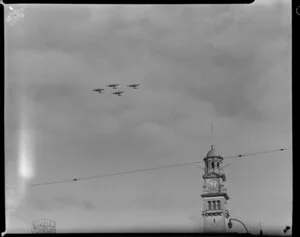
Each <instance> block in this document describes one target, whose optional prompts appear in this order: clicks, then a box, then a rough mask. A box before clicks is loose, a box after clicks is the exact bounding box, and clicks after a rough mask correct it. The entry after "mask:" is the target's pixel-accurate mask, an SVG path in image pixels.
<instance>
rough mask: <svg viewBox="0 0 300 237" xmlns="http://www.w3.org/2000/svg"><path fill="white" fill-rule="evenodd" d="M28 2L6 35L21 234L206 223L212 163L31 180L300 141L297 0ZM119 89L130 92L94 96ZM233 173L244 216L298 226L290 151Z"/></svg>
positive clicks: (238, 213) (236, 202)
mask: <svg viewBox="0 0 300 237" xmlns="http://www.w3.org/2000/svg"><path fill="white" fill-rule="evenodd" d="M23 7H24V14H25V17H24V19H23V20H21V21H20V22H18V23H17V24H15V25H10V24H7V25H6V34H5V36H6V46H5V47H6V48H5V49H6V53H5V59H6V96H5V102H6V109H5V112H6V120H5V122H6V124H5V126H6V134H5V139H6V143H5V147H6V161H5V162H6V185H7V187H13V186H15V187H16V188H15V189H9V190H7V196H6V198H7V199H6V205H7V210H8V214H7V221H8V227H9V228H8V230H9V231H11V232H28V231H30V228H31V222H32V221H34V220H38V219H41V218H44V219H51V220H54V221H56V228H57V232H74V231H76V232H79V231H80V232H82V231H84V232H86V231H99V232H101V231H107V230H110V231H120V230H122V231H124V230H129V231H135V230H137V231H138V230H150V231H155V230H169V231H171V230H174V231H177V230H179V229H180V230H186V231H201V230H202V216H201V212H202V199H201V196H200V195H201V193H202V185H203V180H202V175H203V170H202V169H201V168H199V165H190V166H183V167H175V168H169V169H161V170H155V171H149V172H142V173H136V174H128V175H119V176H113V177H106V178H101V179H91V180H85V181H78V182H73V183H62V184H53V185H45V186H37V187H31V188H30V187H27V186H28V185H30V184H34V183H43V182H51V181H57V180H64V179H72V178H80V177H89V176H94V175H99V174H106V173H111V172H119V171H127V170H134V169H143V168H151V167H157V166H163V165H169V164H175V163H184V162H190V161H198V160H199V161H201V160H202V159H203V158H204V156H205V155H206V153H207V152H208V150H209V149H210V145H211V144H212V143H213V144H215V146H216V150H217V152H218V153H220V154H221V155H223V156H228V155H235V154H240V153H241V154H244V153H252V152H257V151H265V150H273V149H278V148H281V147H291V146H292V141H291V140H292V139H291V138H292V125H291V121H292V118H291V12H290V8H291V5H290V3H289V1H283V0H281V1H275V0H272V1H264V0H258V1H257V3H255V4H251V5H202V6H201V5H173V6H169V5H168V6H164V5H159V6H155V5H144V6H134V5H127V6H125V5H124V6H123V5H118V6H117V5H116V6H112V5H111V6H108V5H102V6H101V5H97V6H96V5H94V6H85V5H80V6H79V5H78V6H76V5H72V6H67V5H64V6H62V5H52V6H47V5H43V6H41V5H30V6H24V5H23ZM108 83H119V84H120V89H121V90H125V93H124V95H123V96H122V97H118V96H115V95H112V94H111V91H112V89H109V88H105V90H104V93H103V94H97V93H95V92H93V91H92V90H93V89H94V88H99V87H100V88H103V87H105V85H107V84H108ZM129 83H138V84H141V86H140V88H139V89H138V90H134V89H129V88H126V85H128V84H129ZM211 121H213V124H214V135H213V138H211V133H210V123H211ZM231 161H232V160H226V161H225V164H227V163H230V162H231ZM224 171H225V173H226V176H227V181H226V183H225V187H226V188H227V190H228V195H229V197H230V200H229V201H228V206H227V207H228V210H229V212H230V214H231V217H232V218H238V219H240V220H242V221H243V222H244V223H245V224H246V225H247V227H248V228H249V231H250V232H252V233H257V232H258V231H259V227H260V225H261V226H262V228H263V231H264V232H270V231H275V232H276V233H279V232H280V231H282V230H283V229H284V227H285V226H286V225H291V221H292V152H291V150H289V151H284V152H277V153H269V154H263V155H257V156H249V157H247V158H246V157H245V158H244V159H240V160H236V161H234V162H233V163H232V164H231V165H230V166H228V167H227V168H225V170H224ZM260 223H261V224H260ZM233 230H234V231H241V232H242V231H243V228H242V227H241V226H239V224H238V223H234V227H233Z"/></svg>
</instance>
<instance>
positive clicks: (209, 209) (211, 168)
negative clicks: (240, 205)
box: [201, 145, 229, 233]
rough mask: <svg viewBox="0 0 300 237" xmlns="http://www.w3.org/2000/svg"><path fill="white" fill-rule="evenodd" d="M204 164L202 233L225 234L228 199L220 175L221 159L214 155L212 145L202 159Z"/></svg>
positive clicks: (222, 176)
mask: <svg viewBox="0 0 300 237" xmlns="http://www.w3.org/2000/svg"><path fill="white" fill-rule="evenodd" d="M204 163H205V173H204V175H203V179H204V186H203V194H202V195H201V196H202V199H203V211H202V216H203V231H204V232H215V233H217V232H219V233H225V232H226V223H227V219H228V218H229V212H228V211H227V210H226V202H227V200H228V199H229V197H228V195H227V190H226V189H225V188H224V182H225V181H226V177H225V174H224V173H222V164H223V157H221V156H220V155H218V154H217V153H216V150H215V147H214V146H213V145H212V146H211V149H210V150H209V152H208V153H207V155H206V157H205V158H204Z"/></svg>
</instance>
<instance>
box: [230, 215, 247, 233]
mask: <svg viewBox="0 0 300 237" xmlns="http://www.w3.org/2000/svg"><path fill="white" fill-rule="evenodd" d="M231 221H237V222H239V223H241V224H242V225H243V226H244V228H245V230H246V232H247V233H249V232H248V230H247V227H246V225H245V224H244V223H243V222H241V221H240V220H237V219H233V218H230V219H229V222H228V227H229V229H231V228H232V222H231Z"/></svg>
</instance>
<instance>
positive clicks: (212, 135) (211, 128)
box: [210, 120, 214, 147]
mask: <svg viewBox="0 0 300 237" xmlns="http://www.w3.org/2000/svg"><path fill="white" fill-rule="evenodd" d="M210 136H211V147H213V146H214V145H213V144H214V143H213V137H214V126H213V122H212V120H211V121H210Z"/></svg>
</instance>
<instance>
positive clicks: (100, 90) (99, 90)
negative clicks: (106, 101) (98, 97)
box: [93, 88, 104, 93]
mask: <svg viewBox="0 0 300 237" xmlns="http://www.w3.org/2000/svg"><path fill="white" fill-rule="evenodd" d="M93 91H97V92H99V93H102V91H104V89H100V88H99V89H95V90H93Z"/></svg>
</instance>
